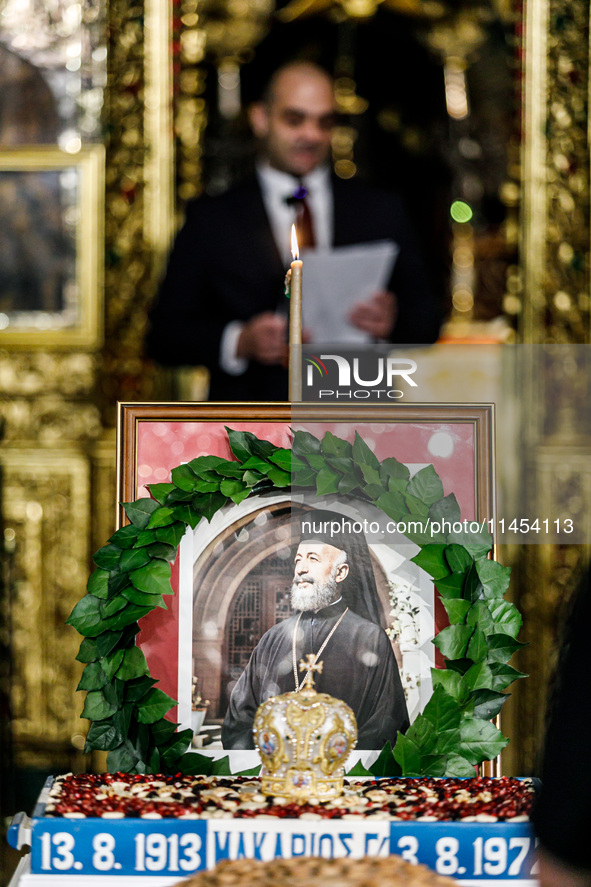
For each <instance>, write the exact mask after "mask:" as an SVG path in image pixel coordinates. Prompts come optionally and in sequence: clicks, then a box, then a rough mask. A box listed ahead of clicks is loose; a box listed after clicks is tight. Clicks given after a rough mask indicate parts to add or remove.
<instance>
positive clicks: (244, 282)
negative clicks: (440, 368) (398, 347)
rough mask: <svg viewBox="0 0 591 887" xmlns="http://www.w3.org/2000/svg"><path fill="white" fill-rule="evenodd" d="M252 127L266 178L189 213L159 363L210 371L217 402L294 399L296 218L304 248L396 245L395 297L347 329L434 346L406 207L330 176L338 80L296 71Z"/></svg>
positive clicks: (430, 298)
mask: <svg viewBox="0 0 591 887" xmlns="http://www.w3.org/2000/svg"><path fill="white" fill-rule="evenodd" d="M250 123H251V126H252V129H253V132H254V134H255V136H256V137H257V139H258V144H259V155H258V162H257V168H256V175H255V177H254V178H253V179H251V180H249V181H246V182H244V183H243V184H242V185H239V186H238V187H236V188H234V189H232V190H230V191H228V192H227V193H225V194H222V195H220V196H216V197H213V198H209V197H205V198H201V199H199V200H197V201H194V202H193V203H191V204H189V206H188V208H187V218H186V222H185V225H184V226H183V228H182V229H181V231H180V233H179V234H178V236H177V239H176V241H175V245H174V248H173V251H172V254H171V257H170V260H169V264H168V270H167V273H166V277H165V279H164V282H163V284H162V286H161V289H160V293H159V296H158V299H157V301H156V304H155V306H154V308H153V309H152V312H151V316H150V321H151V327H150V331H149V333H148V339H147V352H148V355H149V356H151V357H152V358H154V359H155V360H156V361H158V362H159V363H161V364H164V365H169V366H175V365H177V366H178V365H183V364H193V365H194V364H205V365H206V366H207V367H208V368H209V370H210V374H211V384H210V397H211V399H217V400H284V399H286V397H287V371H286V369H285V365H286V354H287V344H286V343H287V309H286V299H285V296H284V277H285V271H286V269H287V267H288V266H289V261H290V253H289V233H290V228H291V224H292V223H293V222H294V221H295V220H296V219H297V220H298V230H300V231H301V236H302V238H303V239H304V241H305V242H304V243H303V244H301V245H303V246H316V247H320V248H330V247H332V246H344V245H351V244H360V243H366V242H372V241H383V240H391V241H394V242H395V243H396V245H397V246H398V249H399V253H398V257H397V260H396V263H395V265H394V270H393V272H392V276H391V279H390V281H389V283H388V288H387V290H386V291H384V292H377V293H374V294H373V295H372V296H371V297H370V298H369V299H365V300H360V301H359V302H358V303H357V304H356V305H355V306H354V307H353V309H352V310H351V311H350V313H349V316H348V321H349V323H350V324H352V325H353V326H355V327H357V328H358V329H360V330H363V331H364V332H366V333H367V334H368V335H369V336H370V337H371V338H372V339H373V340H374V341H386V342H394V343H401V344H410V343H414V344H428V343H431V342H433V341H435V339H436V338H437V335H438V332H439V325H440V319H441V313H440V306H439V304H438V303H437V300H436V299H435V298H434V295H433V293H432V292H431V289H430V286H429V283H428V281H427V275H426V271H425V267H424V263H423V261H422V259H421V257H420V254H419V250H418V248H417V245H416V243H415V241H414V238H413V235H412V232H411V230H410V225H409V222H408V218H407V216H406V214H405V212H404V209H403V207H402V204H401V201H400V199H399V198H398V197H397V196H396V195H393V194H390V193H386V192H383V191H380V190H377V189H373V188H369V187H367V186H365V185H363V184H362V183H360V182H359V181H357V180H349V181H344V180H342V179H338V178H336V177H334V176H333V175H332V174H331V171H330V167H329V164H328V160H329V155H330V148H331V137H332V131H333V128H334V125H335V123H336V112H335V101H334V91H333V83H332V80H331V78H330V77H329V76H328V74H327V73H326V72H324V71H323V70H322V69H321V68H319V67H317V66H316V65H313V64H310V63H308V62H294V63H291V64H288V65H285V66H284V67H283V68H281V69H279V70H278V71H277V72H276V73H275V74H274V75H273V77H272V79H271V81H270V83H269V85H268V87H267V90H266V92H265V94H264V95H263V97H262V99H261V100H260V101H259V102H257V103H255V104H254V105H253V106H252V107H251V109H250ZM338 310H339V306H338V305H335V306H334V311H335V312H337V311H338Z"/></svg>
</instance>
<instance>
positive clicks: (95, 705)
mask: <svg viewBox="0 0 591 887" xmlns="http://www.w3.org/2000/svg"><path fill="white" fill-rule="evenodd" d="M117 708H118V706H117V705H113V704H112V703H111V702H108V701H107V700H106V699H105V697H104V695H103V692H102V690H91V691H90V693H87V694H86V700H85V702H84V708H83V710H82V714H81V715H80V717H81V718H88V720H89V721H104V720H105V718H110V717H111V715H113V714H115V712H116V711H117Z"/></svg>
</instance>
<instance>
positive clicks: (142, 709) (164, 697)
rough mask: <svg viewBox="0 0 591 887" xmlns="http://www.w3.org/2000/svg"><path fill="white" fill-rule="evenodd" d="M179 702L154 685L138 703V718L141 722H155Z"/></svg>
mask: <svg viewBox="0 0 591 887" xmlns="http://www.w3.org/2000/svg"><path fill="white" fill-rule="evenodd" d="M177 704H178V703H177V702H176V700H174V699H172V698H171V697H170V696H168V694H167V693H164V692H163V691H162V690H158V689H157V688H156V687H153V688H152V689H151V690H149V691H148V692H147V693H146V695H145V696H144V697H143V698H142V699H141V701H140V702H139V703H138V714H137V719H138V721H139V723H140V724H153V723H154V721H159V720H160V718H163V717H164V715H165V714H166V713H167V712H168V711H170V709H171V708H173V706H175V705H177Z"/></svg>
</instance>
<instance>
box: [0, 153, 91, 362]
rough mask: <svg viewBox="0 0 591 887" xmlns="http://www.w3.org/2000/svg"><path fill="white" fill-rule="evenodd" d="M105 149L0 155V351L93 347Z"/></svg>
mask: <svg viewBox="0 0 591 887" xmlns="http://www.w3.org/2000/svg"><path fill="white" fill-rule="evenodd" d="M103 192H104V149H103V147H102V145H93V146H91V147H87V148H83V149H81V150H80V151H78V152H77V153H75V154H69V153H67V152H65V151H61V150H59V149H57V148H54V147H46V146H39V147H35V148H18V149H14V150H11V151H2V152H0V226H1V227H2V231H3V232H4V233H3V240H2V244H3V245H2V250H3V255H2V261H1V262H0V330H1V333H0V335H1V338H2V341H3V343H4V344H5V345H11V346H17V347H18V346H24V347H27V348H31V347H34V346H35V345H37V346H39V347H43V348H45V347H64V348H71V347H93V346H94V345H96V344H97V343H98V342H100V339H101V336H102V321H101V318H102V310H101V303H102V280H103V274H102V269H103V239H104V237H103Z"/></svg>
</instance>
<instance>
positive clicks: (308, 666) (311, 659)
mask: <svg viewBox="0 0 591 887" xmlns="http://www.w3.org/2000/svg"><path fill="white" fill-rule="evenodd" d="M322 666H323V663H322V662H317V661H316V656H315V655H314V653H308V655H307V656H306V658H305V659H300V671H305V672H306V677H305V678H304V680H303V681H302V683H301V684H300V690H304V689H306V690H313V689H314V674H313V672H315V671H317V672H318V674H322Z"/></svg>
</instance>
